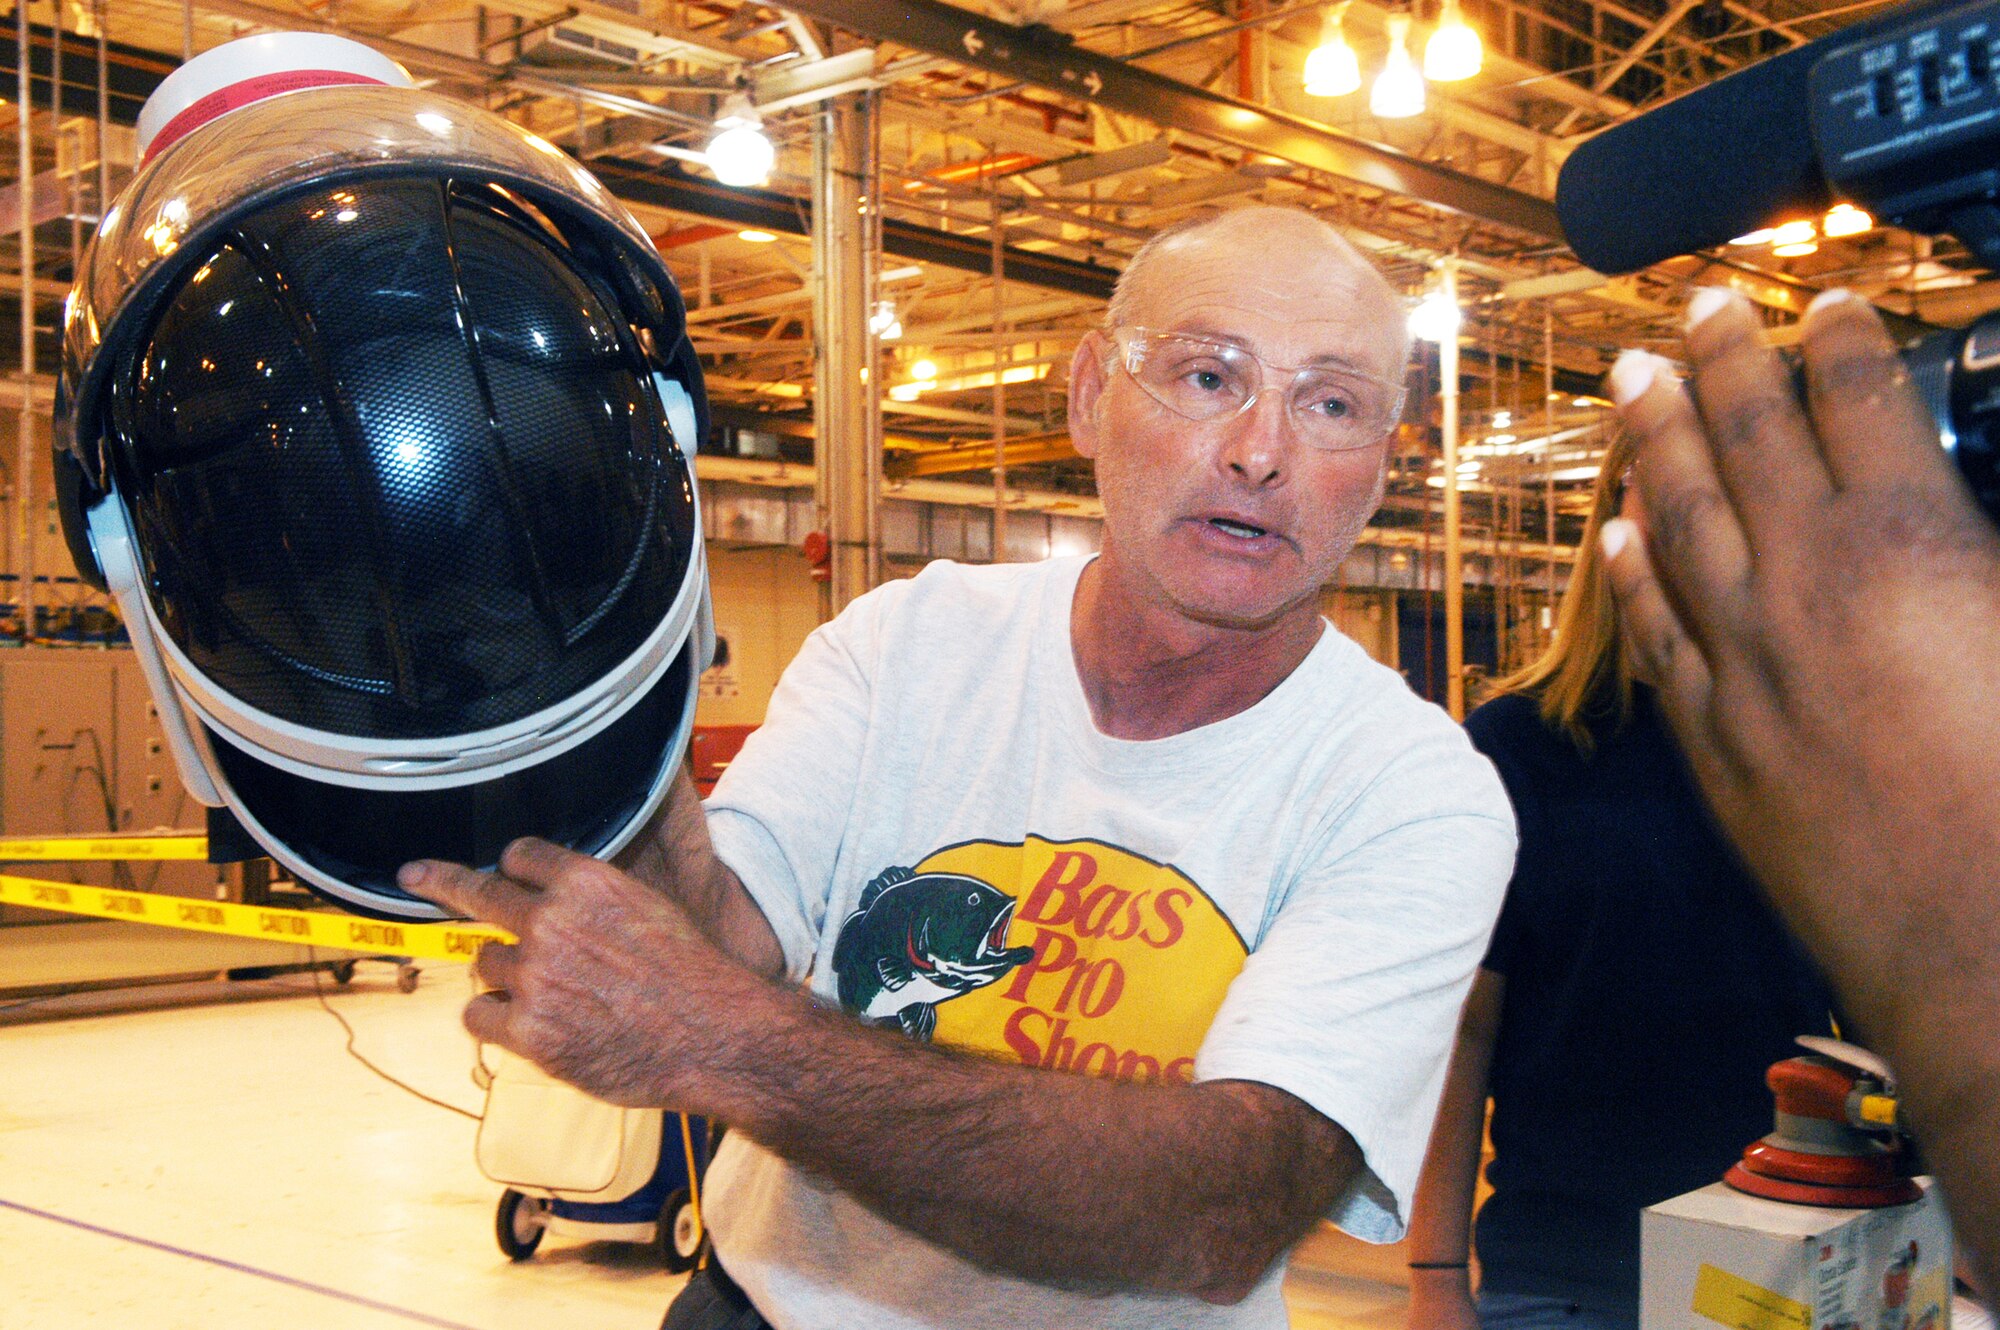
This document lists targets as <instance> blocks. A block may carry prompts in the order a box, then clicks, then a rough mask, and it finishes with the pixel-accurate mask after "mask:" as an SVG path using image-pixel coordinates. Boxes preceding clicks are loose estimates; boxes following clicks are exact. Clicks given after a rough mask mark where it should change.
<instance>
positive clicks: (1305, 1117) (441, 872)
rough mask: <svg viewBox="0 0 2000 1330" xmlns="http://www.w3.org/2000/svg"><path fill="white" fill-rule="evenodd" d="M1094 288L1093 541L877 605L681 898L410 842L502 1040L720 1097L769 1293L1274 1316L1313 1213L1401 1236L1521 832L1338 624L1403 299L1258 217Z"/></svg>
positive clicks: (832, 648) (779, 738)
mask: <svg viewBox="0 0 2000 1330" xmlns="http://www.w3.org/2000/svg"><path fill="white" fill-rule="evenodd" d="M1108 322H1109V326H1108V327H1107V328H1106V329H1105V330H1103V331H1101V332H1095V333H1092V334H1091V335H1089V336H1088V337H1086V338H1085V339H1084V341H1083V343H1082V344H1081V345H1080V346H1079V347H1078V349H1077V353H1076V357H1075V360H1074V363H1073V365H1072V369H1071V379H1070V399H1069V409H1070V428H1071V434H1072V437H1073V438H1074V440H1075V442H1076V446H1077V449H1078V451H1080V452H1082V453H1083V454H1084V455H1085V456H1089V457H1092V458H1094V459H1095V461H1096V463H1097V478H1098V486H1099V490H1100V492H1101V494H1102V495H1103V499H1104V506H1105V524H1104V539H1103V553H1102V555H1101V556H1100V557H1098V558H1097V559H1096V560H1094V561H1084V560H1052V561H1049V562H1047V563H1043V564H1037V565H1010V566H997V567H991V568H984V569H968V568H962V567H958V566H955V565H948V564H937V565H933V566H932V567H931V568H929V569H927V570H926V571H925V572H924V573H922V574H921V575H919V576H918V577H916V578H914V579H911V580H910V581H907V582H902V583H896V584H892V585H890V586H888V587H884V588H882V589H880V590H878V591H876V592H874V593H872V594H870V595H868V596H866V597H863V598H862V599H861V600H859V601H857V602H856V603H855V604H854V605H853V606H851V607H850V608H849V609H848V611H847V612H846V613H845V614H843V615H842V616H841V617H840V618H839V619H837V620H836V621H835V622H834V623H832V624H830V625H827V626H826V627H824V628H822V629H821V630H820V631H819V632H817V633H815V634H814V635H813V637H812V638H811V639H810V640H809V641H808V642H807V644H806V646H805V647H804V649H803V650H802V651H801V653H800V655H799V658H798V660H797V661H796V662H794V664H793V665H792V667H791V668H790V669H789V670H788V671H787V672H786V675H785V677H784V679H783V680H782V681H781V683H780V685H779V687H778V690H777V692H776V694H775V695H774V696H773V698H772V701H771V707H770V711H769V715H768V718H767V721H766V723H765V725H764V726H763V728H762V729H760V730H759V732H758V733H757V734H756V735H755V736H753V737H752V740H751V742H750V743H749V744H747V745H746V746H745V748H744V751H743V753H742V755H741V756H740V757H739V758H738V760H737V761H736V762H735V763H733V764H732V765H731V767H730V770H729V772H728V774H727V775H726V776H725V778H724V780H723V782H722V784H721V785H720V786H719V788H718V789H717V791H716V794H715V796H714V798H713V799H712V800H711V801H710V804H709V807H708V809H707V813H706V819H705V821H704V816H703V813H702V811H701V810H700V809H699V808H697V807H696V806H695V805H694V804H693V803H692V801H691V800H689V799H687V798H685V797H682V798H680V799H677V800H676V801H675V802H674V804H673V806H672V809H671V811H670V813H669V814H668V815H667V816H666V818H665V819H664V821H663V824H662V825H661V827H660V828H659V831H658V834H657V835H656V836H654V837H653V838H652V839H651V840H650V841H649V842H648V844H647V848H646V849H645V850H644V851H643V852H642V853H640V854H639V855H637V856H636V857H635V858H634V859H633V861H632V862H631V864H630V865H629V867H630V868H631V871H632V873H633V874H634V875H635V876H636V879H641V880H643V881H644V882H645V883H650V884H654V885H652V886H648V885H642V884H641V881H640V880H635V877H627V876H626V875H625V874H623V873H620V872H618V871H617V870H615V869H612V868H610V867H607V866H605V865H602V864H597V863H593V862H591V861H589V860H586V859H582V858H580V857H577V856H574V855H568V854H565V853H563V852H561V851H558V850H555V849H552V848H548V847H544V846H541V845H538V844H534V843H528V844H524V845H521V846H517V847H515V848H514V849H513V850H511V851H510V852H509V854H508V855H507V856H506V857H505V858H504V859H503V860H502V863H501V867H502V870H503V872H504V873H505V875H506V876H505V877H490V878H489V877H482V876H480V875H476V874H473V873H470V872H468V871H466V870H462V869H456V868H452V867H448V866H442V865H435V864H431V865H419V866H413V868H412V869H411V870H409V872H408V874H407V875H406V877H405V879H404V883H405V885H406V886H407V887H408V888H409V889H411V890H413V891H418V892H420V893H422V894H426V895H429V896H432V897H434V898H435V899H437V900H440V901H442V902H444V903H445V904H447V905H450V906H451V907H453V908H455V909H458V910H461V911H464V912H466V913H468V914H473V915H477V916H479V917H482V918H488V919H492V920H494V921H495V922H497V923H499V924H501V925H502V926H504V927H506V928H508V929H510V930H512V931H513V932H514V933H515V934H516V935H517V936H519V937H520V938H521V941H520V943H519V945H518V946H515V947H497V948H488V949H487V950H486V952H485V953H484V954H483V956H482V958H481V961H480V966H479V968H480V973H481V975H482V977H484V978H485V979H486V980H488V981H489V982H490V983H492V984H493V985H495V986H496V988H497V989H498V990H499V992H498V993H496V994H493V995H489V996H486V997H481V998H478V999H475V1000H474V1001H473V1003H472V1004H471V1006H470V1007H468V1009H467V1013H466V1021H467V1024H468V1025H469V1026H470V1027H471V1028H472V1030H473V1031H474V1033H476V1034H478V1035H479V1036H481V1037H482V1038H486V1039H491V1040H495V1041H497V1042H500V1043H503V1044H506V1045H508V1046H510V1047H513V1048H515V1049H517V1050H519V1051H521V1052H523V1053H525V1054H526V1055H527V1056H529V1057H531V1058H533V1059H534V1060H536V1061H537V1062H540V1063H541V1064H543V1065H544V1066H545V1067H547V1068H548V1069H549V1070H551V1071H552V1072H554V1073H555V1074H557V1075H559V1076H562V1077H564V1078H566V1079H569V1080H571V1081H574V1082H575V1083H577V1084H578V1085H580V1086H582V1087H583V1088H584V1089H586V1090H588V1091H590V1092H591V1093H594V1094H597V1095H600V1096H602V1097H605V1098H608V1099H613V1100H617V1101H621V1102H626V1103H638V1104H660V1105H670V1106H673V1107H678V1108H685V1109H690V1110H694V1111H699V1112H702V1113H706V1114H710V1115H712V1116H714V1117H716V1118H719V1119H721V1120H722V1121H725V1122H727V1123H729V1124H730V1127H731V1129H732V1138H731V1140H730V1142H729V1143H728V1144H726V1145H725V1147H724V1150H723V1152H722V1154H721V1156H720V1157H719V1158H718V1160H717V1161H716V1164H715V1166H714V1168H713V1170H712V1171H711V1174H710V1179H709V1187H708V1219H709V1223H710V1227H711V1231H712V1233H713V1235H714V1239H715V1247H716V1251H717V1253H718V1255H719V1257H720V1260H721V1264H722V1265H723V1266H724V1267H725V1268H726V1269H727V1271H728V1273H729V1275H732V1276H734V1278H735V1280H736V1281H737V1282H738V1283H740V1285H741V1286H742V1288H743V1290H745V1291H747V1293H748V1295H749V1299H750V1301H751V1302H753V1303H754V1304H755V1307H756V1310H757V1311H758V1312H760V1313H761V1314H762V1315H763V1316H764V1317H766V1318H768V1320H769V1322H770V1323H771V1324H774V1325H777V1326H780V1327H784V1328H785V1330H791V1328H792V1327H802V1326H826V1327H855V1326H868V1327H883V1326H893V1327H905V1326H908V1327H917V1326H968V1327H970V1326H979V1327H995V1326H1051V1327H1053V1326H1063V1327H1084V1326H1132V1327H1139V1326H1145V1327H1158V1326H1169V1325H1170V1326H1177V1327H1192V1326H1259V1327H1275V1326H1281V1325H1283V1324H1285V1322H1286V1315H1285V1310H1284V1305H1283V1301H1282V1298H1281V1296H1280V1290H1279V1284H1280V1280H1281V1277H1282V1269H1283V1262H1282V1261H1281V1260H1279V1259H1278V1257H1279V1256H1280V1255H1281V1254H1282V1253H1283V1252H1284V1251H1285V1250H1286V1249H1288V1248H1289V1247H1290V1246H1291V1244H1292V1243H1293V1242H1295V1241H1296V1240H1297V1239H1298V1238H1299V1237H1300V1235H1302V1234H1303V1233H1304V1232H1305V1231H1306V1230H1307V1229H1308V1228H1309V1227H1310V1226H1312V1225H1313V1224H1314V1223H1316V1222H1317V1221H1318V1220H1319V1219H1321V1218H1322V1217H1324V1216H1328V1215H1331V1216H1332V1217H1334V1218H1335V1219H1336V1220H1337V1221H1338V1222H1340V1223H1341V1224H1342V1225H1344V1226H1345V1227H1347V1228H1348V1229H1349V1230H1350V1231H1352V1232H1355V1233H1357V1234H1359V1235H1361V1236H1363V1237H1366V1238H1371V1239H1375V1240H1388V1239H1393V1238H1394V1237H1396V1236H1398V1235H1399V1234H1400V1232H1401V1230H1402V1226H1403V1216H1404V1215H1405V1214H1406V1213H1407V1210H1408V1203H1409V1195H1410V1191H1411V1188H1412V1186H1413V1184H1414V1179H1415V1175H1416V1171H1417V1168H1418V1166H1419V1163H1420V1161H1421V1157H1422V1153H1423V1148H1424V1142H1425V1137H1426V1134H1427V1132H1428V1128H1429V1122H1430V1117H1431V1114H1432V1112H1433V1110H1434V1106H1435V1104H1436V1100H1437V1094H1438V1089H1439V1085H1440V1083H1441V1079H1442V1075H1443V1069H1444V1061H1445V1055H1446V1051H1447V1047H1448V1045H1449V1042H1450V1040H1451V1036H1452V1030H1453V1026H1454V1023H1455V1020H1456V1017H1457V1013H1458V1006H1459V1003H1460V1000H1461V999H1462V997H1463V996H1464V992H1465V988H1466V985H1467V983H1468V982H1469V979H1470V976H1471V973H1472V970H1473V967H1474V965H1475V964H1476V963H1477V961H1478V959H1479V956H1480V954H1481V951H1482V949H1483V947H1484V945H1485V941H1486V937H1487V934H1488V932H1489V931H1490V928H1491V925H1492V920H1493V917H1494V915H1495V913H1496V911H1497V908H1498V904H1499V895H1500V891H1501V887H1502V884H1503V882H1504V880H1505V878H1506V876H1507V873H1508V870H1509V868H1510V866H1511V862H1512V854H1513V824H1512V818H1511V814H1510V813H1509V811H1508V809H1507V807H1506V804H1505V800H1504V798H1503V796H1502V795H1501V793H1500V790H1499V787H1498V783H1497V781H1496V780H1495V778H1494V776H1493V774H1492V771H1491V768H1490V767H1488V766H1487V765H1486V763H1485V762H1484V761H1483V760H1482V759H1480V758H1478V757H1477V756H1476V755H1474V754H1473V753H1472V752H1471V750H1470V747H1469V745H1468V744H1467V743H1466V741H1465V739H1464V737H1463V735H1462V734H1461V733H1460V732H1459V731H1458V729H1457V728H1456V727H1455V726H1453V725H1451V724H1450V722H1449V721H1448V720H1447V719H1446V718H1445V717H1444V716H1443V714H1442V713H1440V712H1438V711H1437V710H1436V709H1435V708H1433V707H1430V706H1428V705H1427V704H1424V703H1421V702H1419V701H1417V700H1416V699H1415V698H1414V697H1412V696H1411V695H1410V694H1409V692H1408V690H1407V688H1406V687H1405V686H1404V685H1403V683H1402V681H1401V680H1400V679H1399V678H1398V677H1397V676H1395V675H1394V674H1392V673H1391V672H1389V671H1387V670H1385V669H1383V668H1381V667H1380V666H1377V665H1375V664H1374V663H1373V662H1370V661H1369V660H1368V659H1367V658H1366V657H1365V656H1364V655H1363V654H1362V653H1361V652H1360V650H1359V649H1358V648H1356V647H1355V646H1354V644H1352V643H1351V642H1348V641H1346V640H1345V639H1344V638H1341V637H1340V636H1339V635H1338V634H1336V633H1334V632H1331V631H1329V629H1328V627H1327V625H1326V624H1325V622H1324V621H1323V620H1322V619H1321V617H1320V615H1319V613H1318V608H1317V606H1318V600H1319V595H1320V588H1321V586H1322V585H1323V584H1324V583H1325V582H1326V581H1327V580H1328V579H1329V578H1330V577H1331V576H1332V575H1333V572H1334V570H1335V569H1336V567H1337V566H1338V565H1339V563H1340V561H1341V560H1342V559H1343V558H1344V557H1345V556H1346V554H1347V552H1348V551H1349V549H1351V548H1352V546H1353V543H1354V541H1355V539H1356V537H1357V536H1358V535H1359V533H1360V531H1361V529H1362V526H1363V525H1364V524H1365V523H1366V522H1367V520H1368V517H1369V515H1370V514H1371V513H1372V512H1373V510H1374V508H1375V506H1376V504H1377V503H1378V502H1379V500H1380V497H1381V489H1382V468H1383V458H1384V453H1385V441H1386V439H1387V437H1388V435H1389V434H1390V432H1391V431H1392V429H1393V428H1394V426H1395V423H1396V420H1397V418H1398V415H1399V412H1400V408H1401V400H1402V385H1401V377H1402V372H1403V361H1404V356H1405V353H1406V347H1405V333H1404V316H1403V310H1402V306H1401V302H1400V301H1399V300H1398V299H1397V297H1396V294H1395V293H1394V292H1393V291H1392V290H1391V289H1390V288H1389V287H1388V286H1387V285H1386V284H1385V283H1384V282H1383V281H1382V279H1381V278H1380V277H1379V276H1378V275H1377V274H1376V273H1375V272H1374V271H1373V270H1372V269H1371V268H1370V267H1369V266H1368V265H1367V263H1366V262H1365V261H1364V260H1362V259H1361V258H1360V257H1359V255H1358V254H1356V253H1355V251H1354V250H1353V249H1352V248H1351V247H1350V246H1348V244H1347V243H1346V242H1345V241H1344V240H1342V239H1341V238H1340V236H1339V235H1338V234H1337V233H1336V232H1334V231H1333V230H1332V229H1331V228H1329V227H1327V226H1325V225H1324V224H1322V223H1320V222H1319V221H1317V220H1315V219H1313V218H1312V217H1310V216H1309V215H1307V214H1303V213H1298V212H1290V211H1284V210H1277V209H1252V210H1247V211H1243V212H1237V213H1232V214H1228V215H1226V216H1224V217H1222V218H1220V219H1217V220H1213V221H1210V222H1207V223H1205V224H1202V225H1199V226H1195V227H1192V228H1189V229H1186V230H1183V231H1180V232H1178V233H1173V234H1169V235H1166V236H1163V237H1161V238H1160V239H1158V240H1156V241H1155V242H1154V243H1153V244H1152V245H1151V246H1149V247H1148V248H1147V249H1146V250H1145V251H1143V252H1142V253H1141V255H1139V256H1138V257H1137V258H1135V259H1134V261H1133V263H1132V265H1131V267H1130V268H1129V269H1128V271H1127V273H1126V275H1125V277H1124V279H1123V281H1122V282H1121V284H1120V287H1119V290H1118V292H1117V294H1116V295H1115V296H1114V298H1113V300H1112V304H1111V310H1110V318H1109V321H1108ZM710 834H712V836H713V842H712V848H711V842H710V839H709V836H710ZM670 898H671V899H670ZM780 975H782V976H784V978H786V979H788V980H791V981H794V982H796V981H800V980H809V981H810V992H811V994H812V998H813V999H815V1000H808V999H807V998H806V997H804V996H803V995H801V994H799V993H798V992H797V991H796V990H795V989H793V988H790V987H788V986H786V985H784V984H780V983H776V982H773V980H774V979H776V978H777V977H778V976H780ZM836 1002H837V1003H838V1004H839V1005H840V1006H841V1007H843V1008H845V1009H846V1010H845V1011H840V1010H835V1009H834V1004H835V1003H836ZM857 1015H858V1016H860V1017H861V1018H862V1019H860V1020H857V1019H855V1017H856V1016H857ZM871 1025H873V1026H880V1027H884V1028H880V1029H871V1028H868V1027H869V1026H871ZM1064 1072H1070V1073H1075V1072H1083V1073H1086V1074H1084V1075H1076V1074H1062V1073H1064ZM729 1293H730V1290H729V1289H727V1288H726V1287H722V1288H720V1290H719V1291H718V1287H717V1286H716V1284H715V1282H714V1281H710V1280H704V1283H703V1284H702V1285H697V1286H695V1287H693V1288H691V1290H690V1292H689V1294H687V1295H684V1297H683V1300H682V1304H680V1305H677V1308H676V1310H675V1311H674V1312H673V1313H670V1315H669V1325H680V1324H687V1325H694V1324H703V1323H704V1322H701V1321H699V1320H698V1319H696V1316H695V1313H694V1311H693V1310H692V1307H693V1303H694V1301H695V1300H701V1299H707V1300H711V1301H712V1300H715V1299H716V1298H717V1297H718V1296H727V1295H728V1294H729ZM709 1323H712V1324H725V1323H731V1322H728V1321H727V1319H726V1317H725V1318H723V1319H718V1320H716V1321H714V1322H709ZM750 1323H751V1324H754V1323H755V1322H750Z"/></svg>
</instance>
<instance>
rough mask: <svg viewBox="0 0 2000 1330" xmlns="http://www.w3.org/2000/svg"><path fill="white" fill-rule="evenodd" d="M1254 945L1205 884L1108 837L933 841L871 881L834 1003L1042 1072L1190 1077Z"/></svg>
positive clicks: (853, 922)
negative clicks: (918, 855)
mask: <svg viewBox="0 0 2000 1330" xmlns="http://www.w3.org/2000/svg"><path fill="white" fill-rule="evenodd" d="M1247 954H1248V952H1247V948H1246V947H1245V946H1244V944H1243V940H1242V938H1241V937H1240V936H1238V934H1237V932H1236V930H1235V928H1234V927H1233V926H1232V925H1231V923H1230V921H1229V919H1228V918H1227V917H1226V916H1225V915H1223V914H1222V912H1221V911H1220V910H1219V909H1217V908H1216V906H1215V904H1214V903H1213V902H1212V901H1211V900H1210V899H1209V897H1208V895H1207V893H1206V892H1204V891H1203V890H1202V889H1201V888H1200V887H1199V886H1198V885H1196V884H1195V883H1194V882H1193V881H1192V880H1190V879H1189V878H1188V877H1187V876H1186V875H1184V874H1183V873H1181V872H1179V871H1178V870H1176V869H1175V868H1173V867H1172V866H1170V865H1167V864H1159V863H1155V862H1153V861H1152V860H1150V859H1146V858H1143V857H1141V856H1139V855H1136V854H1133V853H1131V852H1130V851H1127V850H1124V849H1121V848H1119V847H1118V846H1114V845H1107V844H1104V843H1103V842H1100V841H1064V842H1057V841H1047V840H1042V839H1041V838H1039V837H1035V836H1030V837H1028V838H1027V840H1026V841H1025V842H1022V843H1018V844H1004V843H996V842H991V841H973V842H968V843H966V844H963V845H954V846H950V847H948V848H946V849H943V850H939V851H937V852H935V853H933V854H931V855H929V856H928V857H926V858H925V859H924V860H922V861H921V862H920V863H918V864H917V865H916V867H915V868H914V869H909V868H891V869H889V870H887V871H886V872H884V873H883V874H882V875H881V876H880V877H878V878H876V879H875V880H874V881H873V882H871V883H869V884H868V887H867V890H865V891H864V892H863V893H862V896H861V900H860V902H859V907H858V908H857V909H856V910H855V911H854V912H853V913H852V914H850V915H849V916H848V918H847V920H846V922H845V923H844V924H843V925H842V927H841V931H840V936H839V937H838V938H837V939H836V941H835V943H834V951H833V969H834V972H835V978H836V983H837V989H838V993H839V997H840V1000H841V1003H842V1004H843V1005H845V1006H846V1007H848V1008H849V1009H850V1010H852V1011H854V1012H856V1013H858V1014H860V1015H861V1016H862V1017H864V1018H865V1019H867V1020H870V1021H872V1022H874V1023H877V1024H882V1025H889V1024H894V1025H898V1026H900V1027H901V1028H902V1029H903V1030H904V1031H905V1032H906V1033H908V1034H910V1035H913V1036H915V1037H916V1038H919V1039H926V1040H930V1039H935V1040H936V1042H938V1043H940V1044H948V1045H950V1046H952V1047H955V1048H961V1049H966V1050H969V1051H974V1052H982V1053H986V1054H989V1055H991V1056H994V1057H998V1058H1000V1059H1002V1060H1004V1061H1009V1062H1020V1063H1022V1064H1024V1065H1026V1066H1031V1067H1039V1068H1042V1069H1044V1070H1049V1071H1079V1072H1085V1073H1088V1074H1091V1075H1097V1076H1106V1077H1111V1078H1115V1079H1118V1080H1131V1081H1176V1082H1185V1081H1190V1080H1192V1079H1193V1078H1194V1054H1195V1050H1196V1049H1198V1048H1199V1047H1200V1045H1201V1041H1202V1038H1203V1036H1205V1035H1206V1034H1207V1032H1208V1027H1209V1024H1210V1023H1211V1022H1212V1021H1213V1020H1214V1019H1215V1013H1216V1011H1217V1010H1218V1009H1219V1008H1220V1007H1221V1005H1222V997H1223V994H1224V993H1225V992H1226V991H1227V990H1228V987H1229V984H1230V981H1231V980H1233V979H1234V978H1235V977H1236V975H1237V974H1238V972H1240V971H1241V970H1242V968H1243V964H1244V960H1245V958H1246V956H1247Z"/></svg>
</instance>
